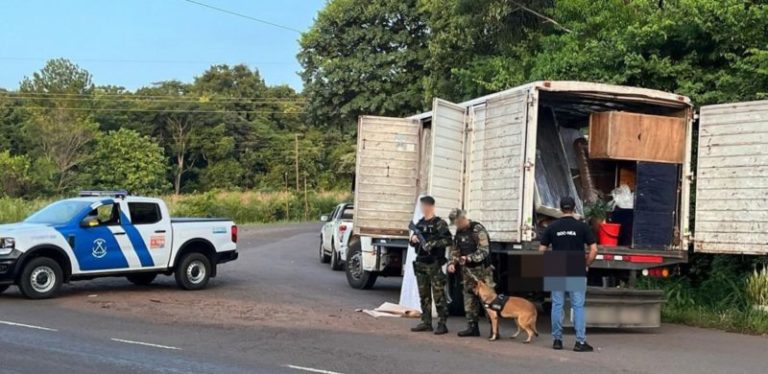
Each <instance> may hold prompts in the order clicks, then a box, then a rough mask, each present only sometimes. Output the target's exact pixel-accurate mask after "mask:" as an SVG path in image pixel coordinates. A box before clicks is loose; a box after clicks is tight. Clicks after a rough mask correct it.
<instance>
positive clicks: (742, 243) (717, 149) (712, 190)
mask: <svg viewBox="0 0 768 374" xmlns="http://www.w3.org/2000/svg"><path fill="white" fill-rule="evenodd" d="M696 163H697V176H696V196H695V198H696V212H695V217H696V221H695V235H694V249H695V251H696V252H703V253H722V254H766V253H768V199H766V196H768V100H766V101H753V102H744V103H732V104H721V105H710V106H704V107H702V108H701V111H700V116H699V144H698V157H697V160H696Z"/></svg>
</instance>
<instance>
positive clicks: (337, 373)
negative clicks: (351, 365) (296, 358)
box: [285, 365, 342, 374]
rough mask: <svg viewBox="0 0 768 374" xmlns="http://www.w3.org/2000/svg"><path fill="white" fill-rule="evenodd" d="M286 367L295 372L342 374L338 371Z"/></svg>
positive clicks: (294, 366)
mask: <svg viewBox="0 0 768 374" xmlns="http://www.w3.org/2000/svg"><path fill="white" fill-rule="evenodd" d="M285 367H287V368H289V369H294V370H302V371H308V372H310V373H320V374H342V373H339V372H336V371H330V370H323V369H315V368H308V367H304V366H296V365H285Z"/></svg>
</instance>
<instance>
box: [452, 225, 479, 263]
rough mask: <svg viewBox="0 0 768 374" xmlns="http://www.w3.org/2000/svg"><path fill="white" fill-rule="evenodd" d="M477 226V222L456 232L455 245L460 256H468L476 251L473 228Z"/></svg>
mask: <svg viewBox="0 0 768 374" xmlns="http://www.w3.org/2000/svg"><path fill="white" fill-rule="evenodd" d="M479 225H480V224H479V223H477V222H470V223H469V227H467V228H466V229H464V230H458V231H456V239H455V244H456V247H458V248H459V253H461V255H462V256H469V255H471V254H473V253H475V251H477V240H476V239H475V228H476V227H477V226H479Z"/></svg>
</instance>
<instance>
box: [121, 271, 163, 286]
mask: <svg viewBox="0 0 768 374" xmlns="http://www.w3.org/2000/svg"><path fill="white" fill-rule="evenodd" d="M125 278H126V279H128V281H129V282H131V283H133V284H135V285H137V286H146V285H149V284H150V283H152V281H154V280H155V278H157V273H139V274H131V275H126V276H125Z"/></svg>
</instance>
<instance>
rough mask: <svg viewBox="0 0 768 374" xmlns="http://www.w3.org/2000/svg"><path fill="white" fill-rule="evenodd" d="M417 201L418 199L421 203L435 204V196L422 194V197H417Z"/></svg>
mask: <svg viewBox="0 0 768 374" xmlns="http://www.w3.org/2000/svg"><path fill="white" fill-rule="evenodd" d="M419 201H420V202H421V203H422V204H427V205H435V198H434V197H432V196H429V195H427V196H422V197H421V198H420V199H419Z"/></svg>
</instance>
